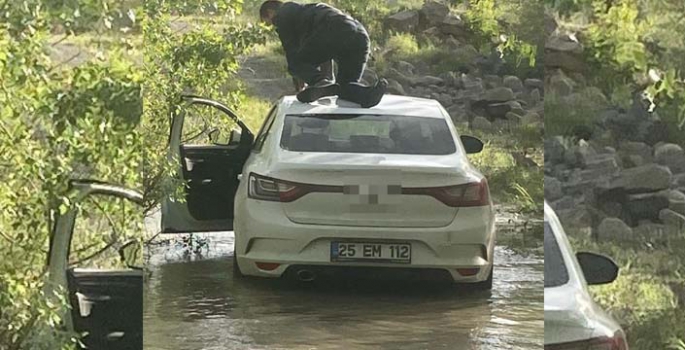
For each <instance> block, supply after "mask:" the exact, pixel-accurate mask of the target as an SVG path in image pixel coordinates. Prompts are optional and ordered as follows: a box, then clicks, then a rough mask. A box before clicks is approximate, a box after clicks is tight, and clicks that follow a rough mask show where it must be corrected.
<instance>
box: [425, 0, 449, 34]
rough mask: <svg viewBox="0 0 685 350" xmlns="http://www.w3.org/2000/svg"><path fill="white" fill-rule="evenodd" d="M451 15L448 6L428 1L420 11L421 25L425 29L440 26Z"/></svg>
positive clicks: (431, 0) (432, 0)
mask: <svg viewBox="0 0 685 350" xmlns="http://www.w3.org/2000/svg"><path fill="white" fill-rule="evenodd" d="M449 13H450V9H449V7H447V5H445V4H443V3H441V2H438V1H435V0H426V2H425V3H424V4H423V7H421V10H420V20H421V25H422V26H423V27H424V28H427V27H430V26H435V25H438V24H440V23H442V21H443V20H445V17H447V15H448V14H449Z"/></svg>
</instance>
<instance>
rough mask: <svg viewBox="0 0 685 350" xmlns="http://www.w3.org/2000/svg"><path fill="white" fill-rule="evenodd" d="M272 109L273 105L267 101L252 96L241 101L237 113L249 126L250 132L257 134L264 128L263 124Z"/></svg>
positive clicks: (247, 96) (246, 96)
mask: <svg viewBox="0 0 685 350" xmlns="http://www.w3.org/2000/svg"><path fill="white" fill-rule="evenodd" d="M271 107H272V106H271V103H270V102H269V101H267V100H264V99H261V98H258V97H255V96H252V95H245V96H244V97H243V98H241V100H240V105H239V107H238V108H237V113H238V115H239V116H240V117H241V120H242V121H244V122H245V124H247V126H248V127H249V128H250V130H251V131H252V132H254V133H256V132H257V131H259V128H260V127H261V126H262V123H263V122H264V119H265V118H266V116H267V114H268V113H269V111H270V110H271Z"/></svg>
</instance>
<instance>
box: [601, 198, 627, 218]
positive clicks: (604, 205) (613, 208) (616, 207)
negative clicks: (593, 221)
mask: <svg viewBox="0 0 685 350" xmlns="http://www.w3.org/2000/svg"><path fill="white" fill-rule="evenodd" d="M599 209H600V210H601V211H602V212H604V214H606V216H608V217H612V218H617V217H620V216H621V213H623V206H622V205H621V203H618V202H612V201H608V202H601V203H600V204H599Z"/></svg>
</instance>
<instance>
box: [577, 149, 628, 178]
mask: <svg viewBox="0 0 685 350" xmlns="http://www.w3.org/2000/svg"><path fill="white" fill-rule="evenodd" d="M581 163H582V165H583V166H584V167H585V168H586V169H599V170H602V171H604V172H606V173H609V174H611V175H614V174H616V173H618V171H619V167H618V162H616V156H615V155H614V154H611V153H602V154H594V155H592V156H589V157H585V158H582V159H581Z"/></svg>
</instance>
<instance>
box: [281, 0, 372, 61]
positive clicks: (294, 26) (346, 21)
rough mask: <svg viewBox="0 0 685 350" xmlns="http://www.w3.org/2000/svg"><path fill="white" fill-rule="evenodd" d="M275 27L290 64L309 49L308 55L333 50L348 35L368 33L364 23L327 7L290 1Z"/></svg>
mask: <svg viewBox="0 0 685 350" xmlns="http://www.w3.org/2000/svg"><path fill="white" fill-rule="evenodd" d="M274 26H275V27H276V31H277V32H278V36H279V37H280V39H281V43H282V44H283V49H284V50H285V54H286V57H287V59H288V63H289V64H290V63H292V62H293V60H295V59H296V56H297V54H298V52H299V51H300V50H301V49H302V48H303V47H305V46H306V47H307V50H306V51H307V52H312V51H316V50H317V49H320V50H322V51H325V50H330V46H331V43H335V42H340V40H342V39H344V35H345V34H346V33H349V32H355V31H356V32H358V31H363V32H364V33H366V30H365V29H364V27H363V26H362V25H361V23H359V22H358V21H356V20H355V19H353V18H352V17H350V16H348V15H346V14H344V13H343V12H342V11H340V10H338V9H336V8H333V7H331V6H329V5H326V4H298V3H294V2H287V3H285V4H283V6H281V8H280V9H279V10H278V12H277V13H276V16H275V17H274Z"/></svg>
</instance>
